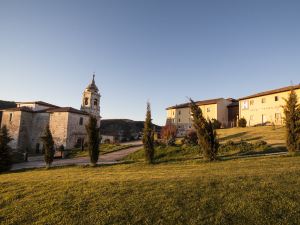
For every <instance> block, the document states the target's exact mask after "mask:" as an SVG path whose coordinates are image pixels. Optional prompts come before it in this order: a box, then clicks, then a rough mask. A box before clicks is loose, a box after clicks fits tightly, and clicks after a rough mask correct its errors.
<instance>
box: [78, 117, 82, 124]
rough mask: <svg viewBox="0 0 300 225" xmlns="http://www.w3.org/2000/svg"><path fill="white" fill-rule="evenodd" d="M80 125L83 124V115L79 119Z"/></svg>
mask: <svg viewBox="0 0 300 225" xmlns="http://www.w3.org/2000/svg"><path fill="white" fill-rule="evenodd" d="M79 125H83V118H82V117H80V119H79Z"/></svg>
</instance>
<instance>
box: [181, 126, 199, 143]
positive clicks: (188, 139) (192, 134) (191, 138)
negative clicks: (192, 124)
mask: <svg viewBox="0 0 300 225" xmlns="http://www.w3.org/2000/svg"><path fill="white" fill-rule="evenodd" d="M182 142H183V144H186V145H197V144H198V137H197V133H196V131H194V130H192V131H189V132H188V133H187V134H186V135H185V137H184V138H183V140H182Z"/></svg>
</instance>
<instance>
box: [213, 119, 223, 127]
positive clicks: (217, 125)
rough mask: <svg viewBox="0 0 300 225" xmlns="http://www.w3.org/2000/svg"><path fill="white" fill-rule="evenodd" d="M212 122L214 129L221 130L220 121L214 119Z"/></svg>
mask: <svg viewBox="0 0 300 225" xmlns="http://www.w3.org/2000/svg"><path fill="white" fill-rule="evenodd" d="M211 122H212V125H213V128H214V129H220V128H221V127H222V123H221V122H220V121H219V120H216V119H212V120H211Z"/></svg>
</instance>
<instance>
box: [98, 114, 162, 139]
mask: <svg viewBox="0 0 300 225" xmlns="http://www.w3.org/2000/svg"><path fill="white" fill-rule="evenodd" d="M154 126H155V130H156V131H158V132H159V131H160V130H161V127H160V126H157V125H154ZM143 128H144V121H133V120H128V119H108V120H101V127H100V132H101V134H102V135H112V136H115V137H117V139H119V140H120V141H126V140H128V141H129V140H135V139H138V138H139V137H141V133H142V131H143Z"/></svg>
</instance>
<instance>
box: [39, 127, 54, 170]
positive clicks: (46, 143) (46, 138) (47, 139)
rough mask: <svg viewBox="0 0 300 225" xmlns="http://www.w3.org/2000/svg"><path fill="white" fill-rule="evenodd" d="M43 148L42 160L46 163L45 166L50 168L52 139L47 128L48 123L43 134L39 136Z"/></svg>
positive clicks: (52, 151) (52, 156)
mask: <svg viewBox="0 0 300 225" xmlns="http://www.w3.org/2000/svg"><path fill="white" fill-rule="evenodd" d="M41 139H42V142H43V148H44V151H45V152H44V160H45V163H46V168H47V169H48V168H50V166H51V164H52V162H53V160H54V153H55V151H54V141H53V137H52V134H51V131H50V128H49V125H47V126H46V128H45V131H44V135H43V136H42V137H41Z"/></svg>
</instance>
